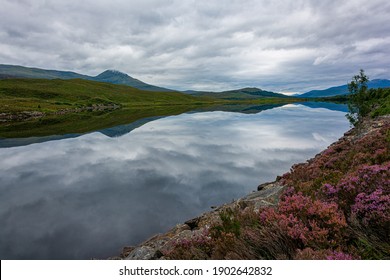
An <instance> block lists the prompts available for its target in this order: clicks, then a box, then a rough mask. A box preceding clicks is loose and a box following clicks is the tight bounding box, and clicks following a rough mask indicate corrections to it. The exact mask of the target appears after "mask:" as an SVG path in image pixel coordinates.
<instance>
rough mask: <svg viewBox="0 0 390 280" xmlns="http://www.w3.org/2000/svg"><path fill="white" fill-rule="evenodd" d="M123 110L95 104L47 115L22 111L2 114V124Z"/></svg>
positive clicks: (118, 106) (112, 106)
mask: <svg viewBox="0 0 390 280" xmlns="http://www.w3.org/2000/svg"><path fill="white" fill-rule="evenodd" d="M119 108H121V106H120V105H117V104H111V105H104V104H93V105H91V106H85V107H80V108H73V109H61V110H58V111H55V112H52V113H45V112H40V111H22V112H18V113H0V122H11V121H28V120H33V119H39V118H42V117H45V116H48V115H65V114H69V113H80V112H85V111H92V112H95V111H106V110H116V109H119Z"/></svg>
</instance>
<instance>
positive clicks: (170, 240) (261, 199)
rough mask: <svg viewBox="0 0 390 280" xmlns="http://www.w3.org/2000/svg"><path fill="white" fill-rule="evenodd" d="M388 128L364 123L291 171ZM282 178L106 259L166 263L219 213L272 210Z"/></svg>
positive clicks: (383, 120) (387, 119)
mask: <svg viewBox="0 0 390 280" xmlns="http://www.w3.org/2000/svg"><path fill="white" fill-rule="evenodd" d="M388 128H390V115H386V116H381V117H377V118H375V119H366V120H364V121H363V122H362V123H361V124H359V126H357V127H355V128H352V129H351V130H349V131H347V132H346V133H345V134H344V136H343V137H341V138H340V139H339V140H338V141H336V142H335V143H333V144H331V145H330V146H329V147H328V148H327V149H325V150H324V151H322V152H321V153H319V154H317V155H316V156H315V157H314V158H312V159H309V160H308V161H307V162H306V163H300V164H296V165H294V166H293V167H292V170H293V169H297V167H298V169H299V168H300V169H303V170H305V169H309V168H310V165H311V164H312V163H313V162H318V161H322V160H323V158H325V157H326V156H327V155H328V154H329V152H330V151H334V150H335V149H336V150H337V149H338V147H341V146H351V145H354V143H355V142H357V141H359V140H360V139H362V138H363V137H366V136H367V135H374V134H375V133H377V132H378V131H379V130H381V129H382V130H383V129H385V130H388ZM285 182H286V181H285V180H284V179H283V177H279V176H278V177H277V178H276V181H274V182H270V183H264V184H261V185H260V186H259V187H258V190H257V191H254V192H253V193H251V194H248V195H247V196H245V197H242V198H240V199H238V200H236V201H234V202H232V203H227V204H224V205H221V206H219V207H216V208H215V209H213V210H212V211H209V212H206V213H203V214H202V215H200V216H198V217H195V218H193V219H191V220H189V221H186V222H184V223H183V224H178V225H176V226H175V227H174V228H172V229H171V230H169V231H168V232H166V233H163V234H157V235H155V236H153V237H152V238H150V239H148V240H146V241H145V242H143V243H141V244H139V245H138V246H134V247H133V246H128V247H124V248H123V252H122V254H121V255H119V256H116V257H112V258H110V259H126V260H154V259H167V258H166V255H165V254H166V252H172V250H175V247H176V246H177V244H183V242H186V240H196V239H199V238H202V236H204V235H205V234H204V233H205V232H206V231H208V230H209V229H210V227H211V226H212V225H216V224H218V223H221V217H222V215H221V214H222V213H226V211H229V210H231V211H237V210H238V211H244V210H245V209H251V210H252V209H253V210H254V211H255V212H256V211H259V209H261V208H266V207H276V206H277V205H278V203H279V199H280V197H281V195H282V193H283V192H284V191H285V190H286V189H287V186H286V185H285Z"/></svg>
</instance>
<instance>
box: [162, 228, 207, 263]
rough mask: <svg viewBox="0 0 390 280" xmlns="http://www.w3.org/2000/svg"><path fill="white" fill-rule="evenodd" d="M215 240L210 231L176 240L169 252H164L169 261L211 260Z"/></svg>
mask: <svg viewBox="0 0 390 280" xmlns="http://www.w3.org/2000/svg"><path fill="white" fill-rule="evenodd" d="M212 247H213V240H212V239H211V237H210V233H209V231H208V230H203V231H201V232H197V233H196V234H193V235H192V236H191V237H189V238H182V239H179V240H175V241H174V242H173V244H172V248H171V249H170V250H169V251H165V252H163V254H164V256H165V257H166V258H168V259H176V260H179V259H183V260H186V259H187V260H191V259H192V260H204V259H208V258H210V255H211V250H212Z"/></svg>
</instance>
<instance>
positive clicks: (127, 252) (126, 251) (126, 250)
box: [120, 246, 136, 258]
mask: <svg viewBox="0 0 390 280" xmlns="http://www.w3.org/2000/svg"><path fill="white" fill-rule="evenodd" d="M135 248H136V247H135V246H126V247H124V248H123V249H122V254H121V255H120V257H121V258H126V257H127V256H128V255H130V253H131V252H132V251H133V250H134V249H135Z"/></svg>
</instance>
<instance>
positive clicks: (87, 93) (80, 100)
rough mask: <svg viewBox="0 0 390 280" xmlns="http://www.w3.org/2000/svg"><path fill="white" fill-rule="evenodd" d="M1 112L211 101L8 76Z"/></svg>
mask: <svg viewBox="0 0 390 280" xmlns="http://www.w3.org/2000/svg"><path fill="white" fill-rule="evenodd" d="M0 98H1V104H0V112H18V111H24V110H35V111H44V112H53V111H57V110H59V109H65V108H77V107H83V106H88V105H92V104H106V105H108V104H118V105H121V106H122V107H134V106H146V105H154V106H158V105H166V104H170V105H176V104H191V103H199V102H201V103H202V102H212V100H211V99H209V98H196V97H192V96H189V95H185V94H181V93H176V92H169V93H167V92H164V93H162V92H149V91H142V90H138V89H135V88H131V87H128V86H122V85H113V84H109V83H101V82H93V81H86V80H81V79H73V80H40V79H9V80H1V81H0Z"/></svg>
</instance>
